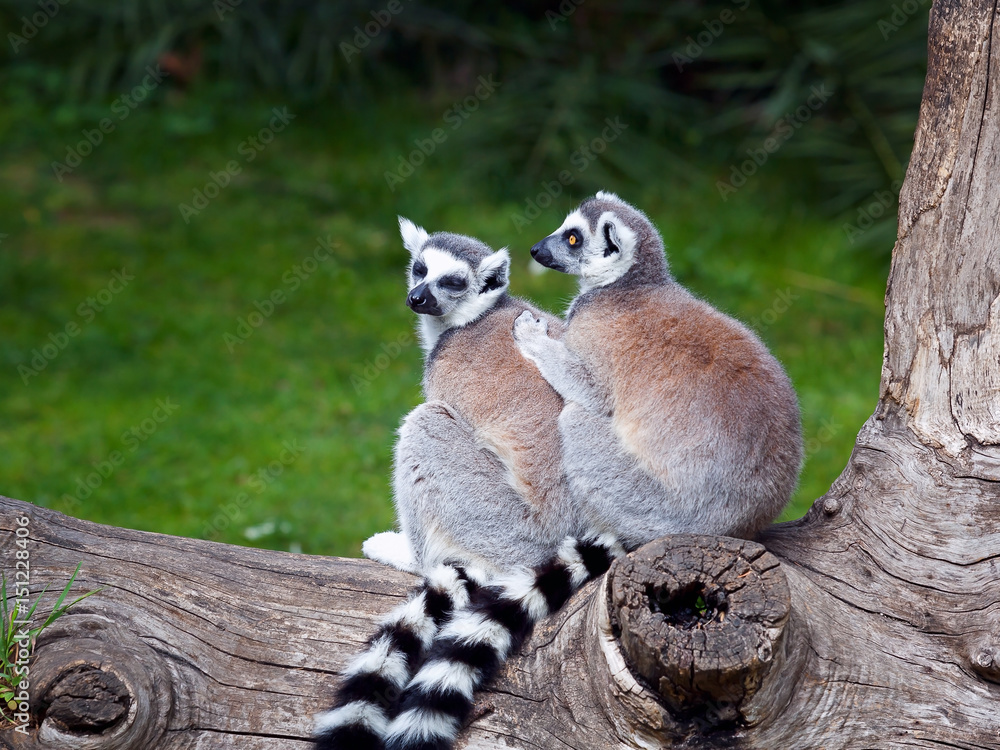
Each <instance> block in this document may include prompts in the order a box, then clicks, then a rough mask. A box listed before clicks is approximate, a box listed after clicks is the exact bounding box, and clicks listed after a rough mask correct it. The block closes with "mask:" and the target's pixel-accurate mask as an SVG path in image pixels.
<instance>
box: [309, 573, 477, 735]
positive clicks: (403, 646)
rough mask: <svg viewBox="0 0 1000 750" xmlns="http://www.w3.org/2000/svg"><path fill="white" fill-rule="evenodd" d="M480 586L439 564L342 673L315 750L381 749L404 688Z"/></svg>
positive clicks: (321, 719)
mask: <svg viewBox="0 0 1000 750" xmlns="http://www.w3.org/2000/svg"><path fill="white" fill-rule="evenodd" d="M476 585H477V584H476V583H474V582H473V581H472V579H471V578H470V577H469V575H468V574H467V573H466V572H465V571H464V570H463V569H461V568H458V567H455V566H451V565H439V566H437V567H436V568H434V569H433V570H432V571H431V572H430V573H429V574H428V575H427V577H426V578H425V579H424V581H423V583H422V584H421V586H420V588H419V589H418V590H417V591H416V592H414V593H413V594H412V595H411V596H410V598H409V599H408V600H407V601H406V602H405V603H404V604H401V605H399V606H398V607H396V608H395V609H394V610H392V612H390V613H389V614H388V616H386V618H385V619H384V620H383V621H382V624H381V625H380V626H379V629H378V630H377V631H376V632H375V635H373V636H372V637H371V638H370V639H369V640H368V645H367V647H366V649H365V650H364V651H363V652H362V653H360V654H359V655H358V656H356V657H355V658H354V660H353V661H352V662H351V663H350V664H349V665H348V667H347V669H346V670H344V681H343V683H342V684H341V686H340V688H339V690H338V691H337V697H336V700H335V702H334V707H333V708H332V709H330V710H329V711H325V712H323V713H321V714H318V715H317V716H316V719H315V722H316V723H315V736H316V741H315V746H314V747H315V750H382V748H384V746H385V745H384V738H385V732H386V729H387V728H388V726H389V722H390V720H391V719H392V718H393V716H395V714H396V708H397V705H398V701H399V699H400V696H401V695H402V693H403V688H405V687H406V685H407V683H408V682H409V681H410V677H411V676H412V675H413V671H414V670H415V669H416V668H417V667H418V666H420V664H421V662H422V661H423V657H424V655H425V654H426V653H427V649H428V648H430V646H431V643H432V642H433V641H434V637H435V635H436V634H437V632H438V628H440V627H441V623H443V622H444V621H445V620H446V619H447V618H448V616H449V615H450V614H451V613H452V612H454V611H458V610H461V609H464V608H465V607H466V606H468V604H469V596H470V594H471V593H472V592H473V591H475V589H476Z"/></svg>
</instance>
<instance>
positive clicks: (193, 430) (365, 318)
mask: <svg viewBox="0 0 1000 750" xmlns="http://www.w3.org/2000/svg"><path fill="white" fill-rule="evenodd" d="M215 96H216V95H215V94H214V93H213V92H200V93H195V94H192V95H189V96H188V97H187V98H183V99H182V98H164V99H163V100H161V101H159V102H157V103H154V104H150V105H148V106H146V107H145V108H140V109H138V110H136V111H135V112H134V113H132V114H131V115H130V116H129V118H128V119H127V120H125V121H122V122H120V123H118V125H117V127H116V130H115V132H113V133H111V134H110V135H108V136H107V137H106V138H105V141H104V142H103V143H102V144H101V145H100V146H99V147H97V148H96V149H95V151H94V153H93V154H92V155H90V156H89V157H88V158H86V159H84V160H83V162H82V164H81V165H80V166H79V167H78V168H77V169H75V170H74V172H73V173H72V174H71V175H69V176H66V177H65V178H64V180H63V181H62V182H59V181H57V180H56V179H55V178H54V177H53V171H52V168H51V162H52V161H53V160H62V159H64V158H65V153H66V148H67V145H68V144H71V143H76V142H77V141H78V140H79V139H80V137H81V136H80V130H81V129H83V128H91V127H93V124H94V123H95V122H97V121H98V120H99V119H100V118H101V117H103V116H106V115H107V112H108V110H107V108H103V110H102V108H101V107H99V106H98V107H90V108H85V109H67V110H65V111H63V110H59V111H57V112H56V113H55V114H54V115H50V114H49V112H48V110H45V109H43V108H41V107H40V106H38V105H35V104H33V103H32V102H31V101H28V100H23V99H22V100H21V101H20V102H19V103H17V104H16V105H12V106H10V107H4V108H3V109H2V110H0V144H2V145H0V157H2V160H0V179H2V181H3V184H4V185H6V186H7V187H8V189H7V190H4V191H2V192H0V234H6V235H7V237H6V238H4V239H2V241H0V242H2V244H0V332H2V336H0V421H2V425H3V427H2V428H0V493H2V494H6V495H9V496H12V497H16V498H19V499H22V500H27V501H30V502H33V503H37V504H39V505H44V506H47V507H52V508H56V509H60V510H64V511H66V512H70V513H71V514H73V515H76V516H78V517H82V518H86V519H90V520H94V521H99V522H101V523H107V524H112V525H116V526H125V527H131V528H138V529H146V530H150V531H159V532H165V533H170V534H180V535H184V536H192V537H205V536H208V537H211V538H214V539H217V540H219V541H225V542H233V543H242V544H254V545H259V546H265V547H272V548H283V549H289V548H293V549H300V548H301V549H302V550H304V551H306V552H311V553H319V554H340V555H356V554H358V553H359V550H360V543H361V541H362V540H363V539H364V538H365V537H366V536H367V535H369V534H371V533H373V532H375V531H379V530H384V529H386V528H388V527H389V526H390V525H391V523H392V520H393V512H392V505H391V500H390V488H389V473H390V457H391V448H392V441H393V431H394V429H395V428H396V426H397V425H398V423H399V421H400V419H401V418H402V416H403V415H404V414H405V413H406V412H407V410H409V409H410V408H412V407H413V406H414V405H415V404H417V403H419V401H420V400H421V394H420V375H421V357H420V352H419V349H418V347H417V346H416V344H415V343H414V342H413V339H412V337H410V338H408V339H406V340H407V341H409V342H410V343H408V344H406V345H404V346H402V347H400V351H399V352H398V355H396V349H395V347H394V346H393V345H392V343H391V342H396V341H397V340H399V337H400V336H401V335H403V334H406V333H408V332H410V331H412V326H413V324H414V319H413V316H412V314H411V313H409V311H408V310H407V309H406V308H405V307H404V305H403V298H404V293H405V290H404V282H403V269H404V263H405V262H406V253H405V251H404V250H403V248H402V247H401V245H400V243H399V241H398V237H397V234H396V228H395V216H396V214H397V213H402V214H405V215H407V216H410V217H411V218H413V219H414V220H415V221H417V222H418V223H420V224H422V225H424V226H426V227H427V228H428V229H429V230H431V231H433V230H437V229H448V230H452V231H458V232H463V233H468V234H474V235H477V236H479V237H481V238H483V239H484V240H486V241H487V242H489V243H491V244H494V245H496V246H500V245H509V246H510V248H511V252H512V255H513V257H514V258H515V263H514V269H513V276H514V282H513V287H514V291H515V293H517V294H520V295H523V296H526V297H529V298H531V299H532V300H534V301H536V302H538V303H539V304H541V305H542V306H544V307H548V308H550V309H558V310H561V309H564V307H565V305H566V303H567V302H568V301H569V299H571V297H572V295H573V290H574V281H573V280H572V279H570V278H568V277H564V276H561V275H558V274H555V273H546V274H543V275H539V276H536V275H532V274H530V273H529V272H528V255H527V248H528V247H529V246H530V245H531V244H532V243H533V242H534V241H536V240H537V239H538V238H540V237H542V236H544V235H546V234H548V233H549V232H550V231H552V229H553V228H554V227H556V226H557V225H558V224H559V223H560V222H561V220H562V218H563V215H564V214H565V212H566V211H567V210H569V209H570V208H572V207H573V206H574V205H575V203H576V202H577V201H578V199H579V198H580V197H582V195H584V194H585V190H589V187H590V186H589V185H585V184H584V183H583V182H582V181H581V183H580V184H579V185H574V186H573V188H574V189H575V190H576V192H574V193H573V194H572V195H571V194H569V193H568V192H567V193H566V194H564V195H562V196H560V197H559V198H558V199H557V200H556V201H555V202H554V204H553V205H552V206H550V207H548V208H547V209H546V210H545V211H544V212H543V213H542V215H541V216H540V217H539V218H538V219H537V220H536V221H535V222H534V223H533V224H531V226H529V227H528V228H527V229H525V230H524V231H523V232H520V233H519V232H518V231H517V230H516V229H515V227H514V225H513V223H512V222H511V219H510V217H511V215H512V214H514V213H515V212H518V211H520V210H521V209H522V208H523V205H524V198H523V197H521V196H519V195H506V194H505V193H504V192H503V188H502V185H501V187H500V188H499V189H498V188H497V186H495V185H494V186H491V187H489V188H487V187H484V186H480V185H476V184H470V181H469V180H465V179H463V164H464V159H465V158H466V157H467V155H466V154H464V153H463V152H462V142H461V141H460V140H459V138H457V137H456V138H455V139H454V141H453V142H452V143H445V144H443V145H442V146H441V148H440V153H438V154H435V155H434V156H433V157H431V158H430V159H428V160H427V164H425V165H423V166H422V167H420V168H419V169H418V170H417V172H416V174H415V175H414V176H412V177H410V178H409V179H408V180H407V181H406V182H405V183H404V184H403V185H402V186H400V187H399V188H398V189H397V190H396V192H395V193H392V192H390V191H389V190H388V189H387V187H386V182H385V178H384V172H385V171H386V170H387V169H392V168H394V167H395V166H396V165H397V163H398V156H399V154H400V153H405V152H408V151H409V150H410V149H411V148H412V140H413V138H416V137H426V136H427V134H428V133H429V132H430V131H431V130H432V129H433V128H434V127H436V126H437V124H438V122H437V120H439V116H440V112H441V111H443V110H444V107H443V106H439V104H438V103H436V102H435V103H432V104H429V105H422V106H417V105H415V104H413V103H411V102H406V101H404V102H399V101H393V100H391V98H387V100H386V101H385V102H383V103H382V104H381V105H379V106H378V107H375V106H372V107H368V108H367V109H363V110H358V111H356V112H343V111H338V110H336V109H334V108H332V107H330V108H315V107H314V108H312V109H310V110H303V111H296V109H295V107H294V106H290V110H291V111H292V112H293V113H295V114H296V115H297V116H296V119H295V120H294V121H292V123H291V124H290V125H289V126H288V128H287V129H286V130H285V131H284V132H283V133H281V134H278V135H277V136H276V137H275V139H274V141H273V143H271V144H270V145H268V146H267V147H266V149H264V150H263V151H262V152H260V153H259V154H257V155H256V157H255V158H254V160H253V161H252V162H249V163H248V162H246V161H245V160H244V157H242V156H241V155H240V154H239V145H240V143H241V142H242V141H244V139H246V138H247V137H248V136H251V135H252V134H254V133H256V132H257V131H258V130H259V129H260V128H262V127H264V126H265V125H267V123H268V120H269V118H270V116H271V115H270V111H271V108H272V107H275V106H278V107H281V106H283V104H284V102H281V101H260V102H243V103H234V102H232V101H229V100H225V99H224V98H218V100H216V99H215V98H213V97H215ZM485 116H486V115H484V117H485ZM470 122H472V121H471V120H470ZM467 127H468V128H470V129H471V128H474V127H475V124H474V123H473V124H470V125H469V126H467ZM615 147H616V148H619V149H627V148H628V138H627V137H623V138H622V141H621V142H620V143H617V144H615ZM639 156H640V158H641V155H639ZM233 159H235V160H237V161H238V162H239V164H240V166H241V171H240V173H239V174H238V175H236V176H235V177H233V178H232V181H231V183H230V184H229V185H228V186H227V187H226V188H225V189H224V190H222V191H221V193H220V194H219V196H218V197H216V198H214V199H213V200H211V201H210V202H209V204H208V206H207V207H206V208H204V210H203V211H201V213H199V214H198V215H197V216H194V217H192V218H191V220H190V222H189V223H185V221H184V220H183V219H182V218H181V215H180V213H179V210H178V204H180V203H181V202H187V203H190V202H191V200H192V192H193V191H194V190H195V189H196V188H204V186H205V184H206V183H207V182H208V181H209V173H210V172H218V171H219V170H222V169H224V168H225V166H226V164H227V162H228V161H229V160H233ZM725 170H726V165H720V166H719V167H718V169H707V168H706V169H704V170H703V171H702V172H700V173H698V174H695V175H694V176H692V177H691V178H689V179H688V180H686V181H685V182H684V183H683V184H680V183H675V182H671V181H669V180H666V179H665V180H664V182H663V183H662V184H657V185H651V186H647V187H645V188H643V189H637V188H636V187H635V186H629V185H625V184H623V185H618V184H607V185H606V187H607V188H608V189H612V190H619V191H620V192H621V193H622V194H623V196H624V197H626V198H627V199H630V200H632V201H633V202H635V203H637V204H639V205H640V206H642V207H643V208H644V209H645V210H646V211H647V212H648V213H649V214H650V215H651V217H652V218H653V219H654V221H655V222H656V223H657V225H658V226H659V227H660V229H661V230H662V232H663V234H664V238H665V240H666V242H667V245H668V252H669V255H670V260H671V264H672V267H673V269H674V271H675V273H676V275H677V276H678V278H679V279H680V280H681V281H682V282H683V283H685V284H687V285H688V286H690V287H691V288H692V289H693V290H694V291H695V292H696V293H698V294H699V295H701V296H703V297H704V298H706V299H708V300H709V301H711V302H713V303H714V304H716V305H717V306H719V307H720V308H722V309H723V310H725V311H727V312H729V313H731V314H733V315H735V316H737V317H739V318H741V319H743V320H745V321H753V320H755V319H756V320H757V321H759V323H758V324H757V325H758V327H759V329H760V331H761V335H762V336H763V338H764V339H765V340H766V342H767V343H768V344H769V345H770V346H771V347H772V348H773V350H774V351H775V352H776V354H777V355H778V357H779V358H780V359H781V360H782V361H783V362H784V364H785V365H786V367H787V368H788V371H789V373H790V375H791V377H792V379H793V381H794V382H795V385H796V388H797V390H798V393H799V397H800V400H801V404H802V410H803V418H804V425H805V433H806V439H807V449H808V451H807V452H808V461H807V465H806V469H805V472H804V474H803V477H802V481H801V486H800V489H799V492H798V493H797V495H796V497H795V501H794V504H793V506H792V507H791V508H790V509H789V512H788V514H787V516H788V517H795V516H798V515H801V513H803V512H804V511H805V509H806V508H807V507H808V506H809V504H810V502H811V501H812V500H813V499H815V498H816V497H818V496H819V495H821V494H822V493H823V492H825V490H826V489H827V488H828V486H829V484H830V482H831V481H832V480H833V479H834V478H835V477H836V476H837V474H838V473H839V471H840V469H841V468H842V467H843V465H844V463H845V462H846V460H847V457H848V455H849V453H850V449H851V446H852V444H853V440H854V436H855V434H856V433H857V430H858V429H859V428H860V426H861V424H862V422H863V421H864V420H865V419H866V418H867V417H868V415H869V414H870V413H871V412H872V410H873V409H874V406H875V403H876V399H877V390H878V379H879V368H880V364H881V351H882V334H881V323H882V316H881V299H882V294H883V291H884V283H885V273H886V270H887V269H886V268H885V267H884V262H883V261H881V260H875V259H872V258H869V257H866V256H861V255H858V254H857V252H856V251H852V250H851V249H850V246H849V244H848V243H847V240H846V238H845V236H844V234H843V232H842V231H841V229H840V227H839V225H836V224H834V223H832V222H830V221H829V220H826V219H823V218H821V216H820V214H819V213H818V212H816V211H814V210H812V209H811V208H810V206H809V205H808V203H807V202H806V199H805V198H803V197H802V196H801V195H800V194H799V193H798V191H797V189H796V186H795V184H794V181H795V179H796V177H795V175H794V174H792V173H786V174H784V175H781V174H775V173H770V174H766V175H761V176H759V177H757V178H755V179H754V180H751V181H750V182H749V184H748V185H747V186H746V187H744V188H743V189H742V190H741V191H740V192H739V193H738V194H737V195H735V196H731V197H730V198H729V200H728V201H727V202H722V201H721V200H720V198H719V196H718V193H717V191H716V188H715V187H714V184H715V182H714V181H715V179H716V178H717V177H718V176H723V175H724V174H725ZM763 171H765V170H762V172H763ZM498 196H499V197H498ZM325 237H330V238H332V239H333V241H334V243H335V244H334V247H333V249H332V250H331V252H330V254H329V259H327V260H324V261H322V262H319V263H317V264H316V268H315V269H314V270H313V271H312V273H306V271H305V270H303V272H302V274H300V275H299V277H298V284H297V285H296V284H294V283H293V282H290V281H289V279H292V278H295V274H296V271H295V268H296V266H302V265H303V263H305V262H306V259H307V258H309V257H310V256H311V255H312V253H313V252H314V249H315V248H316V247H317V238H325ZM121 269H125V273H126V274H128V275H131V276H133V277H134V279H133V280H131V281H130V282H129V283H128V284H127V286H125V287H124V288H123V289H121V290H120V291H118V292H117V293H113V294H112V293H111V289H110V288H109V284H110V283H111V282H112V278H113V276H112V274H113V272H114V271H116V270H117V271H119V272H121ZM288 274H291V276H289V275H288ZM303 276H304V277H305V278H303ZM113 286H115V287H117V284H115V285H113ZM293 286H295V288H293ZM102 290H107V291H106V292H104V294H103V295H102V294H101V293H102ZM275 290H280V291H281V292H283V293H284V298H283V302H281V303H280V304H278V305H276V306H275V309H274V311H273V314H271V315H270V316H269V317H267V318H266V319H263V320H262V322H261V324H260V325H259V327H257V328H254V329H253V332H252V334H251V335H250V336H248V337H246V339H245V341H242V342H241V343H238V344H233V343H232V339H227V338H226V334H230V335H233V336H235V335H236V334H237V330H238V325H239V320H240V319H244V318H247V316H249V315H250V314H251V313H253V312H254V311H255V307H254V303H255V301H261V300H264V299H265V298H266V297H268V296H269V295H270V294H271V293H272V292H274V291H275ZM109 294H110V295H111V296H110V301H109V302H108V304H107V305H106V306H104V305H103V304H102V303H101V302H100V299H99V297H100V296H103V297H104V299H105V300H107V299H108V295H109ZM789 294H790V295H794V297H795V298H794V299H792V301H791V304H790V306H789V307H788V308H787V310H785V308H784V306H783V305H784V303H783V302H782V300H786V299H788V295H789ZM88 298H94V299H95V300H96V301H97V304H98V305H100V306H101V307H102V308H103V309H101V310H100V311H97V310H96V308H95V307H90V308H86V306H87V305H88V304H89V303H88V302H87V300H88ZM81 305H84V306H85V307H84V308H83V312H84V314H80V311H81V308H80V306H81ZM265 307H266V306H265ZM88 309H89V310H90V312H88V311H87V310H88ZM782 311H783V312H782ZM69 323H76V324H77V325H78V326H79V332H78V333H77V335H74V336H72V337H67V341H66V343H65V346H64V347H63V348H61V349H59V351H58V354H57V356H55V357H54V358H53V359H51V361H47V364H46V366H45V368H44V369H43V370H41V372H40V373H39V374H38V375H37V376H33V377H30V378H29V380H28V383H27V384H25V383H24V382H23V380H22V375H21V374H19V370H18V368H19V366H22V365H23V366H29V367H30V366H31V362H32V358H33V352H34V351H35V350H41V349H42V347H43V346H45V345H46V344H47V343H49V342H50V338H49V336H50V334H52V335H54V336H55V338H56V339H60V335H59V334H60V332H65V331H66V326H67V324H69ZM244 332H245V331H244ZM383 347H385V348H387V349H388V350H389V352H390V353H391V354H393V355H394V356H391V357H390V356H386V357H383V358H379V355H381V354H383V352H384V351H385V349H384V348H383ZM230 349H232V350H233V351H230ZM43 356H44V355H43ZM37 361H38V360H36V362H37ZM366 367H367V368H369V369H368V375H371V374H373V373H376V374H377V377H375V378H374V379H373V380H371V382H370V383H369V384H367V385H365V386H364V387H361V388H356V387H355V386H356V384H357V383H358V379H359V378H364V377H365V370H366ZM163 400H167V403H168V404H171V405H176V408H175V409H173V408H171V409H167V410H164V408H163V406H162V405H161V406H160V407H159V410H157V409H158V407H157V403H158V401H163ZM168 411H169V412H170V413H169V414H168V413H167V412H168ZM144 420H145V421H144ZM133 429H134V430H135V432H133V433H130V432H129V431H130V430H133ZM289 445H290V446H292V449H291V450H289V449H288V448H287V446H289ZM283 446H286V447H283ZM102 468H103V469H104V471H105V473H106V474H108V476H107V477H101V476H100V473H99V472H100V470H101V469H102ZM261 472H263V473H261ZM89 474H93V476H91V483H92V484H97V482H96V480H97V478H100V483H99V486H97V487H96V488H94V489H92V490H91V491H90V493H89V494H88V495H87V496H86V497H81V496H82V495H84V494H86V493H85V491H81V490H79V487H80V485H79V482H80V481H86V478H87V476H88V475H89ZM247 529H250V534H249V537H248V535H247V533H246V530H247Z"/></svg>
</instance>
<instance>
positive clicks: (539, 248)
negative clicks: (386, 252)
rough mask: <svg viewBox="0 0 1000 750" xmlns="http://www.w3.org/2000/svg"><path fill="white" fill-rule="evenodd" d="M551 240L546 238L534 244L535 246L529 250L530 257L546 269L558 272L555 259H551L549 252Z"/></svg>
mask: <svg viewBox="0 0 1000 750" xmlns="http://www.w3.org/2000/svg"><path fill="white" fill-rule="evenodd" d="M551 240H552V238H551V237H546V238H545V239H544V240H542V241H541V242H539V243H537V244H535V246H534V247H533V248H531V257H532V258H534V259H535V261H537V262H538V263H540V264H541V265H543V266H545V267H546V268H554V269H556V270H559V264H558V263H556V259H555V258H553V257H552V251H551V250H549V243H550V241H551Z"/></svg>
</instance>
